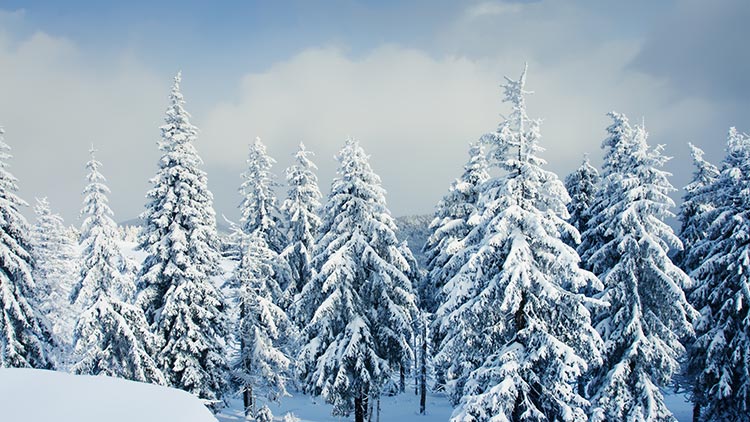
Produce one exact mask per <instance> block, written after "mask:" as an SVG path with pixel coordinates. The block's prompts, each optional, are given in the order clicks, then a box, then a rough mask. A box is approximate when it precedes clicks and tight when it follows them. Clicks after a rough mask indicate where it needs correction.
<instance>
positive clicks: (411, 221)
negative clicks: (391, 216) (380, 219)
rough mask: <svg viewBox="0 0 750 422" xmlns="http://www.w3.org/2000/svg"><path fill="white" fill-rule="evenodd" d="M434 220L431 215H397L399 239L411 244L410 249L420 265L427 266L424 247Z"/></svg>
mask: <svg viewBox="0 0 750 422" xmlns="http://www.w3.org/2000/svg"><path fill="white" fill-rule="evenodd" d="M430 221H432V216H431V215H407V216H403V217H396V225H397V226H398V233H396V235H397V236H398V238H399V240H401V241H404V240H405V241H406V242H407V243H408V244H409V249H411V252H412V253H413V254H414V258H416V259H417V262H419V266H420V267H423V268H424V266H425V256H424V254H423V253H422V247H423V246H424V244H425V243H427V238H429V237H430V231H429V229H428V227H429V225H430Z"/></svg>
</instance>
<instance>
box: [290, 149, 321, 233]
mask: <svg viewBox="0 0 750 422" xmlns="http://www.w3.org/2000/svg"><path fill="white" fill-rule="evenodd" d="M313 155H315V154H313V153H312V152H311V151H308V150H307V149H305V144H303V143H302V142H300V144H299V150H298V151H297V152H296V153H295V154H294V159H295V161H296V164H294V165H292V166H291V167H289V168H288V169H287V171H286V180H287V183H288V184H289V191H288V197H287V199H286V200H285V201H284V204H283V205H282V207H281V209H282V211H284V212H285V213H286V214H287V218H288V219H289V221H290V223H291V224H292V225H293V226H294V227H292V232H291V233H290V235H291V239H290V240H291V241H292V242H297V241H303V239H306V238H310V237H314V234H315V233H316V232H317V229H318V228H319V227H320V224H321V221H320V217H318V216H317V210H318V209H319V208H320V198H322V196H323V195H322V194H321V193H320V188H318V176H316V175H315V171H316V170H317V169H318V166H316V165H315V163H313V162H312V161H311V160H310V158H309V157H311V156H313ZM300 219H303V221H300V223H301V224H294V223H295V222H298V221H299V220H300ZM295 227H296V228H297V230H295ZM299 229H307V230H309V231H310V233H301V232H298V230H299ZM311 234H312V236H311ZM306 246H308V247H309V246H310V245H306Z"/></svg>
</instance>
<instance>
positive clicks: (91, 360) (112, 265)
mask: <svg viewBox="0 0 750 422" xmlns="http://www.w3.org/2000/svg"><path fill="white" fill-rule="evenodd" d="M89 152H90V154H91V160H90V161H89V162H88V164H87V165H86V168H87V169H88V170H89V173H88V176H87V179H88V185H87V186H86V189H85V190H84V195H85V197H84V206H83V210H82V211H81V215H82V216H83V217H84V220H83V226H82V228H81V245H82V249H83V257H82V258H83V259H82V268H81V277H80V279H79V281H78V283H77V285H76V288H75V290H74V291H73V296H72V299H73V301H74V304H75V306H76V307H77V308H79V309H82V310H83V312H82V313H81V315H80V316H79V317H78V320H77V322H76V326H75V330H74V333H73V348H74V362H73V366H72V367H71V371H72V372H74V373H77V374H90V375H100V374H101V375H108V376H114V377H122V378H127V379H130V380H134V381H142V382H151V383H155V384H165V380H164V376H163V375H162V373H161V371H160V370H159V368H158V366H157V365H156V362H155V361H154V359H153V358H152V356H153V355H154V354H156V351H157V345H158V343H157V342H156V339H155V338H154V336H153V334H151V332H150V331H149V327H148V324H147V323H146V318H145V316H144V315H143V311H142V310H141V309H140V308H139V307H136V306H133V305H132V304H131V303H132V300H133V295H134V292H135V285H134V283H133V274H132V272H131V271H130V270H131V267H132V265H129V264H128V260H127V258H126V257H125V256H124V255H123V253H122V251H121V250H120V246H119V243H118V242H119V237H118V233H117V225H116V224H115V222H114V220H113V219H112V215H113V213H112V210H111V209H110V208H109V205H107V194H109V192H110V191H109V188H108V187H107V186H106V185H105V182H106V179H105V178H104V176H103V175H102V174H101V173H100V172H99V167H100V166H101V163H100V162H99V161H97V160H96V157H95V152H96V150H95V149H94V148H93V147H92V148H91V150H90V151H89Z"/></svg>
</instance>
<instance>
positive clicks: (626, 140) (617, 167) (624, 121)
mask: <svg viewBox="0 0 750 422" xmlns="http://www.w3.org/2000/svg"><path fill="white" fill-rule="evenodd" d="M607 116H609V117H610V118H611V119H612V121H613V122H612V124H611V125H610V126H609V127H607V133H608V136H607V138H606V139H604V141H603V142H602V148H603V149H604V163H603V164H602V174H601V176H600V179H599V180H600V186H599V188H598V189H596V192H595V194H594V198H593V200H592V202H591V205H590V210H589V213H588V218H589V221H588V222H587V227H586V228H585V230H584V231H582V232H581V243H580V244H579V245H578V248H577V250H578V254H579V255H580V256H581V266H582V267H583V268H585V269H587V270H593V266H592V260H591V255H592V254H593V253H595V252H596V251H598V250H599V249H600V248H602V247H603V246H604V245H605V244H606V243H607V242H610V241H611V240H612V234H611V233H608V232H607V230H606V229H607V226H606V224H603V221H602V219H605V218H606V216H607V210H608V209H610V208H611V207H612V203H613V202H614V201H615V200H616V198H618V197H619V196H620V195H621V194H622V192H618V191H612V189H617V188H618V186H617V185H616V184H615V183H612V182H610V183H601V181H602V179H605V178H610V179H614V178H618V177H620V176H619V175H620V174H624V173H625V171H626V166H627V163H628V160H629V157H631V156H632V155H633V154H635V151H634V150H633V148H634V147H633V143H632V142H630V141H631V139H632V136H633V128H632V127H631V126H630V122H629V121H628V118H627V116H625V115H624V114H622V113H617V112H614V111H612V112H610V113H607ZM607 189H610V190H607ZM612 265H614V263H613V262H609V263H606V265H605V267H607V268H611V267H612ZM594 272H596V271H594Z"/></svg>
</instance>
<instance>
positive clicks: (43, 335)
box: [0, 128, 56, 368]
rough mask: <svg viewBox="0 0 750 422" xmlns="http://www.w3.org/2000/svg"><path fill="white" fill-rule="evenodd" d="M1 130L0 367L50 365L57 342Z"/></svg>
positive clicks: (24, 204)
mask: <svg viewBox="0 0 750 422" xmlns="http://www.w3.org/2000/svg"><path fill="white" fill-rule="evenodd" d="M4 134H5V131H4V130H3V128H0V269H1V270H2V271H0V367H20V368H23V367H31V368H51V367H52V366H53V362H54V359H52V355H51V354H52V352H53V349H54V348H55V346H56V344H55V341H54V337H53V334H52V329H51V328H50V327H49V323H48V321H47V320H46V319H45V318H44V316H43V315H42V313H41V312H40V311H39V302H38V300H37V297H36V289H37V286H36V283H35V282H34V279H33V277H32V275H31V273H32V267H31V262H32V255H31V241H30V239H29V237H28V235H29V224H28V222H27V221H26V219H25V218H24V217H23V215H21V213H20V211H19V209H20V208H21V207H24V206H27V204H26V202H24V201H23V200H22V199H21V198H19V197H18V196H17V195H16V191H18V185H17V184H16V182H17V180H16V178H15V177H14V176H13V175H12V174H11V173H10V172H9V171H8V159H10V158H11V155H10V147H9V146H8V144H6V143H5V141H4V138H3V135H4Z"/></svg>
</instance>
